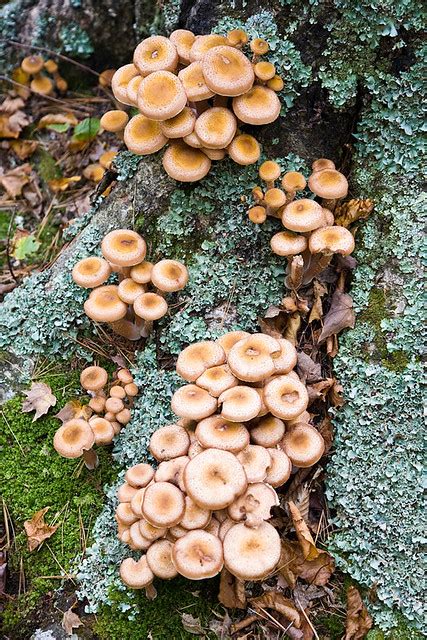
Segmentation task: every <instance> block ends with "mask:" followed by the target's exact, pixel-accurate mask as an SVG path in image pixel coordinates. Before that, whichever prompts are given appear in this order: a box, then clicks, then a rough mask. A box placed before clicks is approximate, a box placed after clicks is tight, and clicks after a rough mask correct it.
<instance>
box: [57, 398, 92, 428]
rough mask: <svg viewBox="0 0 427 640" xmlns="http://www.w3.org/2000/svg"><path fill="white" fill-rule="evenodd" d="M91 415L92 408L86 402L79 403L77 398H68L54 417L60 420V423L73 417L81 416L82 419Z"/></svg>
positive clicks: (86, 418) (87, 418)
mask: <svg viewBox="0 0 427 640" xmlns="http://www.w3.org/2000/svg"><path fill="white" fill-rule="evenodd" d="M91 415H92V410H91V408H90V407H89V405H87V404H81V403H80V402H79V401H78V400H70V401H69V402H67V404H66V405H64V406H63V407H62V409H61V411H59V412H58V413H57V414H56V415H55V418H58V420H61V422H62V424H64V422H68V421H69V420H73V419H74V418H81V419H82V420H89V418H90V416H91Z"/></svg>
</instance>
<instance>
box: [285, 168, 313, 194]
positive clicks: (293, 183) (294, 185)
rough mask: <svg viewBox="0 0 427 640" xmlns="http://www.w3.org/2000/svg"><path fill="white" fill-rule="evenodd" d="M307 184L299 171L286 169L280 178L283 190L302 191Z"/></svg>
mask: <svg viewBox="0 0 427 640" xmlns="http://www.w3.org/2000/svg"><path fill="white" fill-rule="evenodd" d="M306 185H307V180H306V179H305V178H304V176H303V175H302V173H300V172H299V171H288V172H287V173H285V175H284V176H283V178H282V187H283V188H284V190H285V191H302V189H305V187H306Z"/></svg>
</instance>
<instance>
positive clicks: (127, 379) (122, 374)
mask: <svg viewBox="0 0 427 640" xmlns="http://www.w3.org/2000/svg"><path fill="white" fill-rule="evenodd" d="M117 380H120V382H122V383H123V384H130V383H131V382H133V376H132V374H131V372H130V371H129V369H119V370H118V371H117Z"/></svg>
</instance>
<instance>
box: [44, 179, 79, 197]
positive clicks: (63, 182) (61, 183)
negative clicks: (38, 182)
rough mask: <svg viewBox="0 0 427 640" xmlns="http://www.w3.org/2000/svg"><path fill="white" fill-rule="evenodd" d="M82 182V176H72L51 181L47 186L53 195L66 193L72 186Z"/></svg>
mask: <svg viewBox="0 0 427 640" xmlns="http://www.w3.org/2000/svg"><path fill="white" fill-rule="evenodd" d="M80 180H81V176H71V177H70V178H55V179H54V180H49V181H48V183H47V184H48V185H49V189H50V190H51V191H53V193H58V192H59V191H66V189H68V187H69V186H70V185H71V184H74V183H75V182H80Z"/></svg>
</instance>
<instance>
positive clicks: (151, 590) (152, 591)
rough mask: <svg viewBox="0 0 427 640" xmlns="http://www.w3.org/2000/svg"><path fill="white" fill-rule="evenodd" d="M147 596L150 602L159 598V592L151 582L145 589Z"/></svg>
mask: <svg viewBox="0 0 427 640" xmlns="http://www.w3.org/2000/svg"><path fill="white" fill-rule="evenodd" d="M145 595H146V596H147V598H148V600H154V598H156V597H157V590H156V587H155V586H154V585H153V583H152V582H150V584H147V586H146V587H145Z"/></svg>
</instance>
